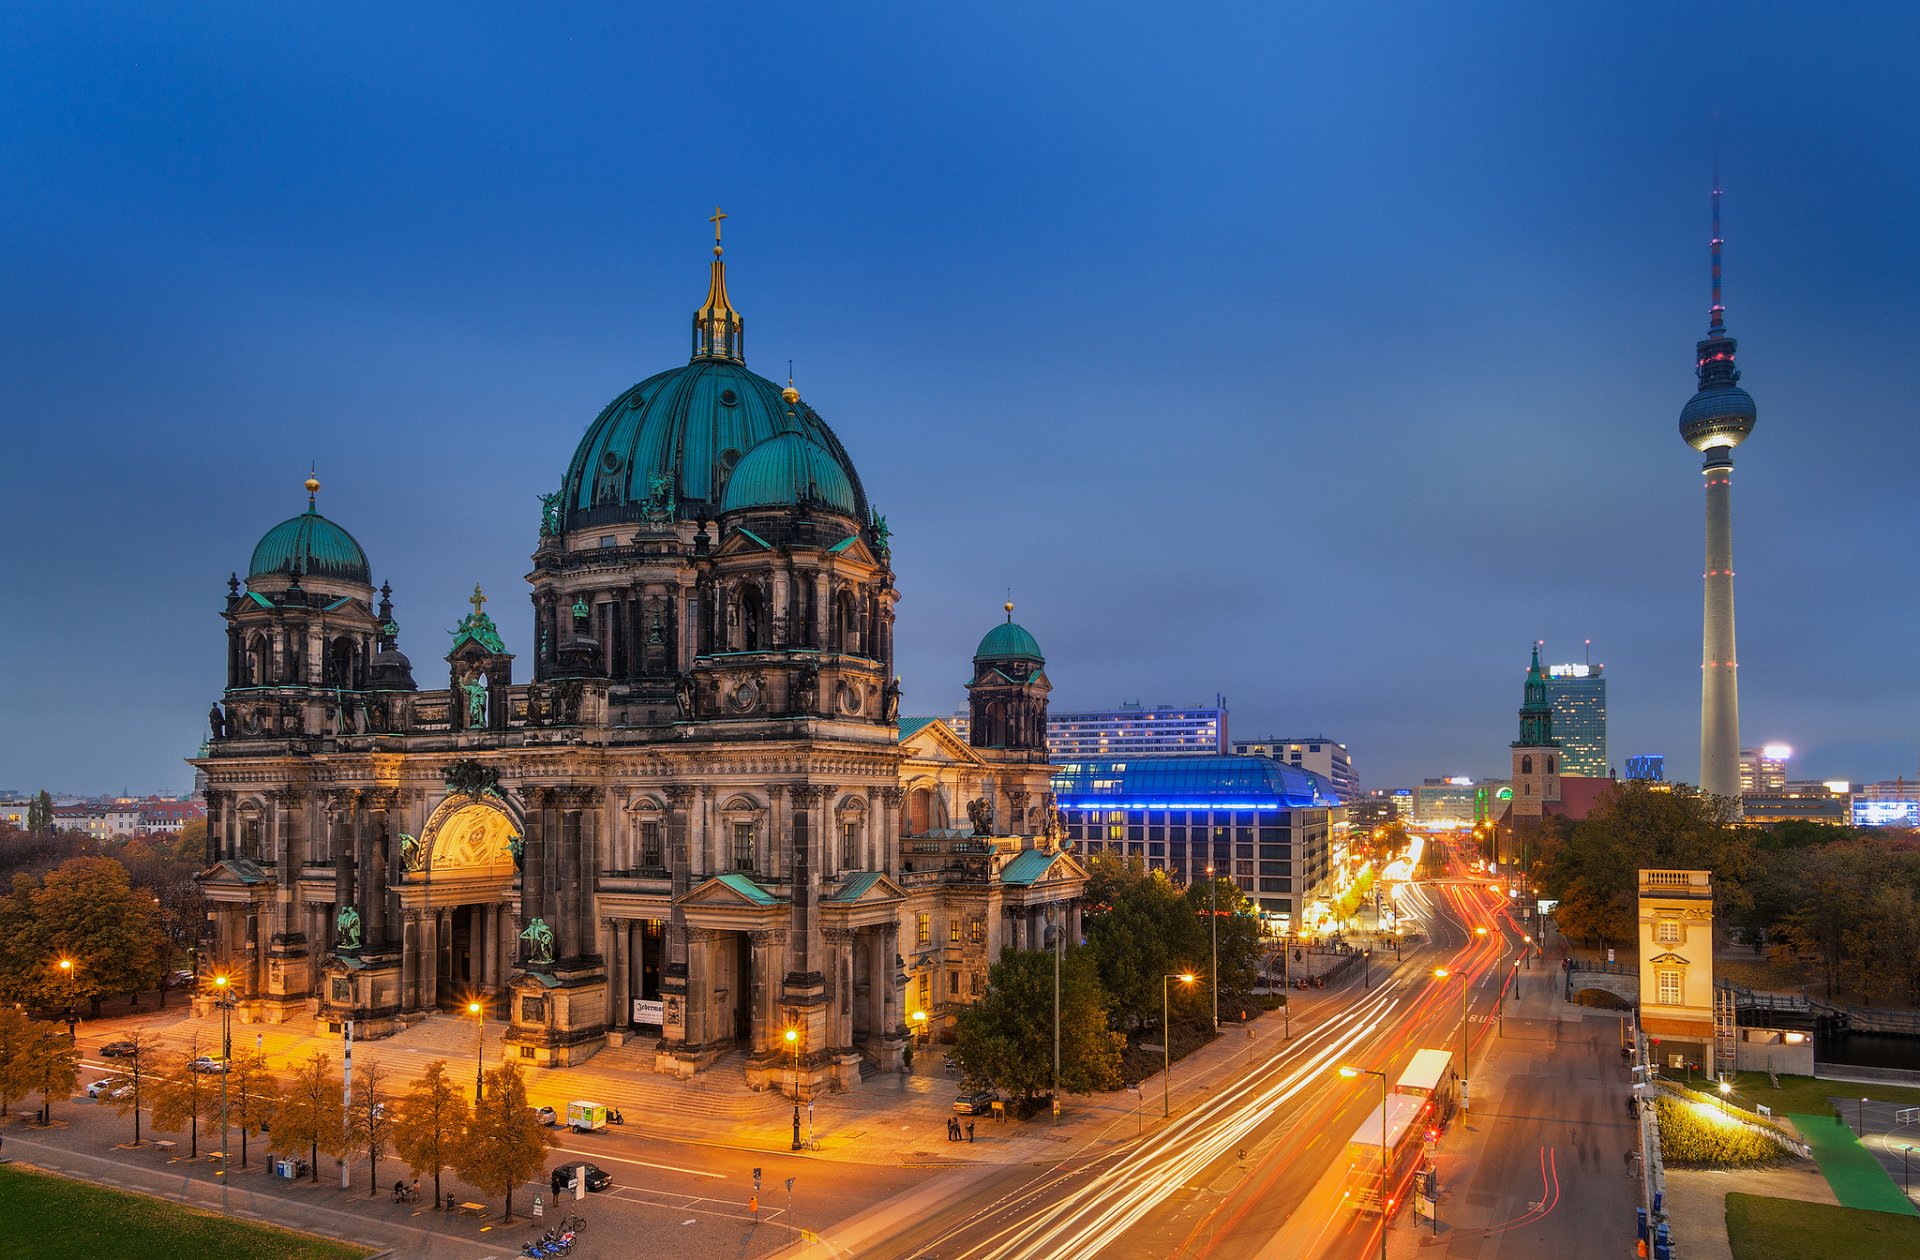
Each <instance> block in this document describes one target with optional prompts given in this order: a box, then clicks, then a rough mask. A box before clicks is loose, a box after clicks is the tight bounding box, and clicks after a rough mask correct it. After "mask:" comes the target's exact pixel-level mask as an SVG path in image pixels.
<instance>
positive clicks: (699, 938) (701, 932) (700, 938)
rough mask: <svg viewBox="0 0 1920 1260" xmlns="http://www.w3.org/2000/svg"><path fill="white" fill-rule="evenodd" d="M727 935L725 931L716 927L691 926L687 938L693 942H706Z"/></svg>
mask: <svg viewBox="0 0 1920 1260" xmlns="http://www.w3.org/2000/svg"><path fill="white" fill-rule="evenodd" d="M725 935H726V933H725V932H721V931H718V930H716V929H714V928H699V927H690V928H688V929H687V940H688V941H689V942H690V943H693V944H704V943H706V942H708V941H717V940H719V939H720V938H721V937H722V936H725Z"/></svg>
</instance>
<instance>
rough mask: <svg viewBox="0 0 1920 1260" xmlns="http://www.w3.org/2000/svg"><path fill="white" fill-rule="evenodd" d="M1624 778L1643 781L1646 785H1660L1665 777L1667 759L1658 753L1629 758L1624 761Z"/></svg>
mask: <svg viewBox="0 0 1920 1260" xmlns="http://www.w3.org/2000/svg"><path fill="white" fill-rule="evenodd" d="M1626 767H1627V772H1626V777H1627V778H1629V779H1644V780H1645V781H1647V782H1648V783H1660V782H1663V781H1664V780H1665V779H1666V777H1667V759H1666V757H1664V756H1662V755H1661V754H1660V753H1641V754H1640V755H1639V756H1635V757H1629V758H1627V761H1626Z"/></svg>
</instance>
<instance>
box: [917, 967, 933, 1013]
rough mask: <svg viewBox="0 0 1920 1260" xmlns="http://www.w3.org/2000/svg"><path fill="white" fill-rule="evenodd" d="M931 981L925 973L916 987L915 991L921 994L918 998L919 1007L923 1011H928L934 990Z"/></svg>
mask: <svg viewBox="0 0 1920 1260" xmlns="http://www.w3.org/2000/svg"><path fill="white" fill-rule="evenodd" d="M929 980H930V978H929V977H928V976H927V975H925V974H924V973H922V975H921V976H920V982H919V983H918V984H917V985H915V986H914V988H915V990H916V991H917V992H918V994H919V998H918V1004H919V1007H920V1009H921V1010H923V1011H924V1010H926V1009H927V1007H928V1005H929V1002H928V996H929V994H930V992H931V989H932V986H931V984H930V983H929Z"/></svg>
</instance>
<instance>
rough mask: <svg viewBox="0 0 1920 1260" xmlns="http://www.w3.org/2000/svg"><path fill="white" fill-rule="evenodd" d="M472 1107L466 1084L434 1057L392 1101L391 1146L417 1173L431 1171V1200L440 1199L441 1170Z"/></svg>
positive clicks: (462, 1136)
mask: <svg viewBox="0 0 1920 1260" xmlns="http://www.w3.org/2000/svg"><path fill="white" fill-rule="evenodd" d="M472 1119H473V1109H472V1108H471V1107H469V1106H468V1105H467V1093H466V1090H465V1088H463V1087H462V1086H460V1085H458V1084H456V1083H455V1082H454V1081H452V1080H451V1079H449V1078H448V1076H447V1061H446V1060H445V1059H435V1060H434V1061H433V1062H431V1063H429V1064H427V1070H426V1071H425V1072H424V1073H423V1074H422V1075H421V1076H420V1079H419V1080H417V1081H415V1082H414V1083H413V1087H412V1088H411V1089H409V1090H408V1091H407V1092H406V1094H405V1095H404V1096H403V1097H402V1098H400V1100H399V1101H398V1102H396V1103H395V1104H394V1121H393V1150H394V1153H395V1154H396V1155H398V1156H399V1157H400V1158H401V1159H403V1160H405V1161H406V1164H407V1167H408V1169H409V1170H411V1171H412V1173H413V1175H414V1176H416V1177H419V1176H423V1175H425V1174H427V1173H428V1172H431V1173H432V1174H433V1201H434V1202H435V1203H438V1202H440V1200H441V1194H440V1170H441V1169H443V1168H445V1167H446V1166H447V1165H449V1164H451V1163H453V1162H454V1158H455V1155H456V1153H457V1152H458V1151H459V1150H460V1146H461V1143H463V1142H465V1141H466V1137H467V1126H468V1124H470V1123H471V1122H472Z"/></svg>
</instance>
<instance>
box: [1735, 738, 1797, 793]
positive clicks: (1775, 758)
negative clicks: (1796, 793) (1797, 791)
mask: <svg viewBox="0 0 1920 1260" xmlns="http://www.w3.org/2000/svg"><path fill="white" fill-rule="evenodd" d="M1792 756H1793V749H1792V748H1790V747H1788V746H1787V745H1786V744H1763V745H1762V746H1760V747H1759V748H1742V749H1741V750H1740V795H1742V796H1752V795H1755V794H1758V793H1761V792H1778V791H1780V790H1781V789H1782V788H1784V787H1786V785H1787V759H1788V758H1790V757H1792Z"/></svg>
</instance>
